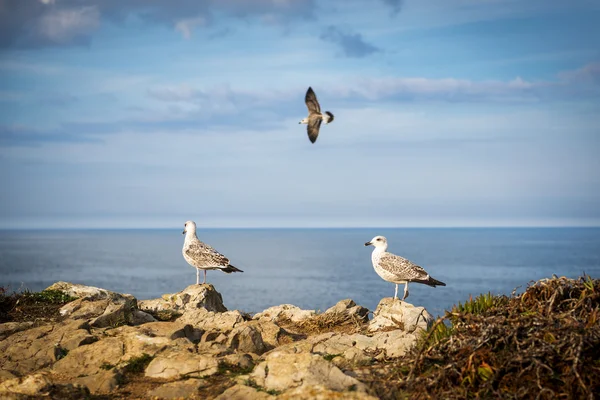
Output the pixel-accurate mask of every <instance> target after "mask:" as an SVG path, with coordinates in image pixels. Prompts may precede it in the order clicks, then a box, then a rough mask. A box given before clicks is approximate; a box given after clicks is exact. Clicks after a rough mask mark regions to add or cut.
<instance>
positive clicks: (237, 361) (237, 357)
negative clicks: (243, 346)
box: [221, 353, 254, 370]
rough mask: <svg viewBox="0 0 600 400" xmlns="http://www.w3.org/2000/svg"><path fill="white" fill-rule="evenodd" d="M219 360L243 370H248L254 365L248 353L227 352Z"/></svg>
mask: <svg viewBox="0 0 600 400" xmlns="http://www.w3.org/2000/svg"><path fill="white" fill-rule="evenodd" d="M221 360H222V361H223V362H225V363H227V364H229V365H232V366H234V367H238V368H240V369H244V370H249V369H251V368H253V367H254V360H253V359H252V357H251V356H250V355H249V354H240V353H236V354H229V355H226V356H225V357H223V358H222V359H221Z"/></svg>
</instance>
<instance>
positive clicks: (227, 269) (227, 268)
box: [221, 265, 244, 274]
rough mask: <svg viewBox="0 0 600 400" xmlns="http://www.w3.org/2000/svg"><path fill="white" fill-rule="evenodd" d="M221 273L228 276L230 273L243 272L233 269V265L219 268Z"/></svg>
mask: <svg viewBox="0 0 600 400" xmlns="http://www.w3.org/2000/svg"><path fill="white" fill-rule="evenodd" d="M221 271H223V272H225V273H228V274H230V273H232V272H244V271H242V270H241V269H239V268H236V267H234V266H233V265H228V266H227V267H225V268H221Z"/></svg>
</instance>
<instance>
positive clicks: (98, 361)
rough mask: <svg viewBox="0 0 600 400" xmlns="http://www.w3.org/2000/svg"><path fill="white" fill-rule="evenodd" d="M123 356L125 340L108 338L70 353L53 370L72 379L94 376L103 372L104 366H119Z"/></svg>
mask: <svg viewBox="0 0 600 400" xmlns="http://www.w3.org/2000/svg"><path fill="white" fill-rule="evenodd" d="M123 355H124V344H123V340H122V339H118V338H112V337H108V338H105V339H102V340H100V341H99V342H96V343H92V344H89V345H87V346H83V347H78V348H76V349H74V350H72V351H70V352H69V353H68V354H67V355H66V357H64V358H62V359H60V360H59V361H57V362H56V363H55V364H54V366H53V367H52V370H53V371H55V372H57V373H60V374H64V375H68V376H71V377H78V376H81V375H94V374H96V373H98V371H100V370H101V369H100V366H102V365H108V364H110V365H116V364H118V363H119V361H121V359H122V358H123Z"/></svg>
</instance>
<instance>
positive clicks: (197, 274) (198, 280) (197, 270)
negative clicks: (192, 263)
mask: <svg viewBox="0 0 600 400" xmlns="http://www.w3.org/2000/svg"><path fill="white" fill-rule="evenodd" d="M199 284H200V268H196V285H199Z"/></svg>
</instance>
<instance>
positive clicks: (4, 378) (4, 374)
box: [0, 369, 17, 382]
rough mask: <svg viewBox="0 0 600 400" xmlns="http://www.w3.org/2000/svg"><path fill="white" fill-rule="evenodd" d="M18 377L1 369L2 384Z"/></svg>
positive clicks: (0, 379) (0, 380)
mask: <svg viewBox="0 0 600 400" xmlns="http://www.w3.org/2000/svg"><path fill="white" fill-rule="evenodd" d="M15 378H17V376H16V375H15V374H13V373H12V372H10V371H6V370H4V369H0V382H4V381H7V380H9V379H15Z"/></svg>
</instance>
